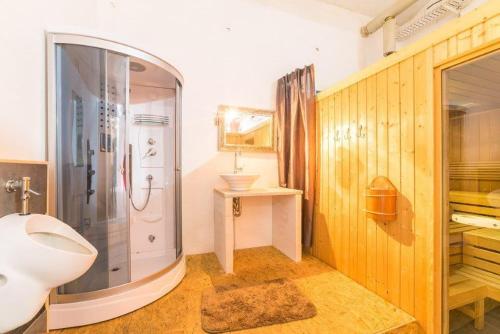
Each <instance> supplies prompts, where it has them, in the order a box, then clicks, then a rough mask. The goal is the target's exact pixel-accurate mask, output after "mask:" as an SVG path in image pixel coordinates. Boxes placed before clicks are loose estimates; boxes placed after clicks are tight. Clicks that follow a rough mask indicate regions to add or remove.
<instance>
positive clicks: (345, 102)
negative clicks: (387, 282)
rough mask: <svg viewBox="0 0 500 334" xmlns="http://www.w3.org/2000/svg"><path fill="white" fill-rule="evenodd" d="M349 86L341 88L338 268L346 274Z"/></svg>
mask: <svg viewBox="0 0 500 334" xmlns="http://www.w3.org/2000/svg"><path fill="white" fill-rule="evenodd" d="M349 102H350V101H349V88H346V89H344V90H342V149H341V151H342V181H341V182H342V186H341V188H342V214H341V219H342V227H341V230H342V232H341V235H342V239H341V240H340V244H341V261H340V263H341V266H340V270H341V271H342V272H343V273H345V274H347V273H348V272H349V267H348V266H349V226H350V219H349V210H350V207H349V200H350V198H349V184H350V170H349V162H350V161H349V140H348V138H347V137H348V132H349Z"/></svg>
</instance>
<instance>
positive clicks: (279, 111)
mask: <svg viewBox="0 0 500 334" xmlns="http://www.w3.org/2000/svg"><path fill="white" fill-rule="evenodd" d="M315 100H316V99H315V87H314V65H310V66H306V67H305V68H303V69H297V70H295V71H294V72H292V73H290V74H288V75H286V76H284V77H283V78H281V79H279V81H278V91H277V94H276V104H277V105H276V116H277V122H276V126H277V129H276V133H277V137H278V169H279V182H280V186H281V187H286V188H293V189H300V190H303V191H304V197H303V202H302V244H303V245H304V246H305V247H310V246H311V244H312V230H313V215H314V213H313V210H314V184H315V182H314V181H315V173H316V142H315V141H316V124H315V122H316V105H315Z"/></svg>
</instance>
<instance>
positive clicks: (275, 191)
mask: <svg viewBox="0 0 500 334" xmlns="http://www.w3.org/2000/svg"><path fill="white" fill-rule="evenodd" d="M214 191H215V192H216V193H219V194H221V195H222V196H223V197H225V198H234V197H251V196H283V195H302V190H298V189H288V188H281V187H276V188H256V189H250V190H246V191H233V190H229V189H227V188H215V189H214Z"/></svg>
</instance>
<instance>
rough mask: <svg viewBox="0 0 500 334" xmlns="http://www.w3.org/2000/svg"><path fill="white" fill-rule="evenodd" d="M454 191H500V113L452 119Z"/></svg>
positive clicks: (474, 114) (451, 183) (496, 111)
mask: <svg viewBox="0 0 500 334" xmlns="http://www.w3.org/2000/svg"><path fill="white" fill-rule="evenodd" d="M449 133H450V134H449V148H450V153H449V155H448V157H449V161H450V190H461V191H474V192H486V193H489V192H491V191H494V190H498V189H500V181H499V179H500V146H499V145H498V144H497V141H498V136H499V135H500V109H494V110H483V111H478V112H474V113H468V114H462V115H456V116H452V117H450V126H449Z"/></svg>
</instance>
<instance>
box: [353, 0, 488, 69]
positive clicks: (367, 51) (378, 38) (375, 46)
mask: <svg viewBox="0 0 500 334" xmlns="http://www.w3.org/2000/svg"><path fill="white" fill-rule="evenodd" d="M487 1H488V0H472V1H471V2H470V3H469V5H468V6H467V7H465V8H464V9H463V10H462V12H461V13H460V15H465V14H467V13H468V12H470V11H471V10H473V9H475V8H477V7H479V6H480V5H482V4H483V3H485V2H487ZM455 18H457V15H455V14H450V15H448V16H446V17H444V18H443V19H441V20H439V21H436V22H433V23H430V24H429V25H427V26H426V27H424V28H423V29H421V30H419V31H418V32H416V33H415V34H414V35H412V36H410V37H409V38H407V39H405V40H403V41H398V42H397V43H396V49H397V50H400V49H401V48H404V47H405V46H408V45H410V44H412V43H414V42H416V41H418V40H419V39H421V38H422V37H423V36H425V35H428V34H430V33H432V32H433V31H434V30H436V29H438V28H439V27H441V26H443V25H444V24H446V23H448V22H450V21H451V20H453V19H455ZM382 36H383V35H382V29H379V30H377V31H376V32H375V33H373V34H372V35H370V36H368V37H367V38H365V39H363V42H362V45H363V46H362V52H361V55H362V59H361V66H362V67H366V66H368V65H371V64H373V63H375V62H376V61H378V60H380V59H382V58H383V44H382V43H383V40H382Z"/></svg>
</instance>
